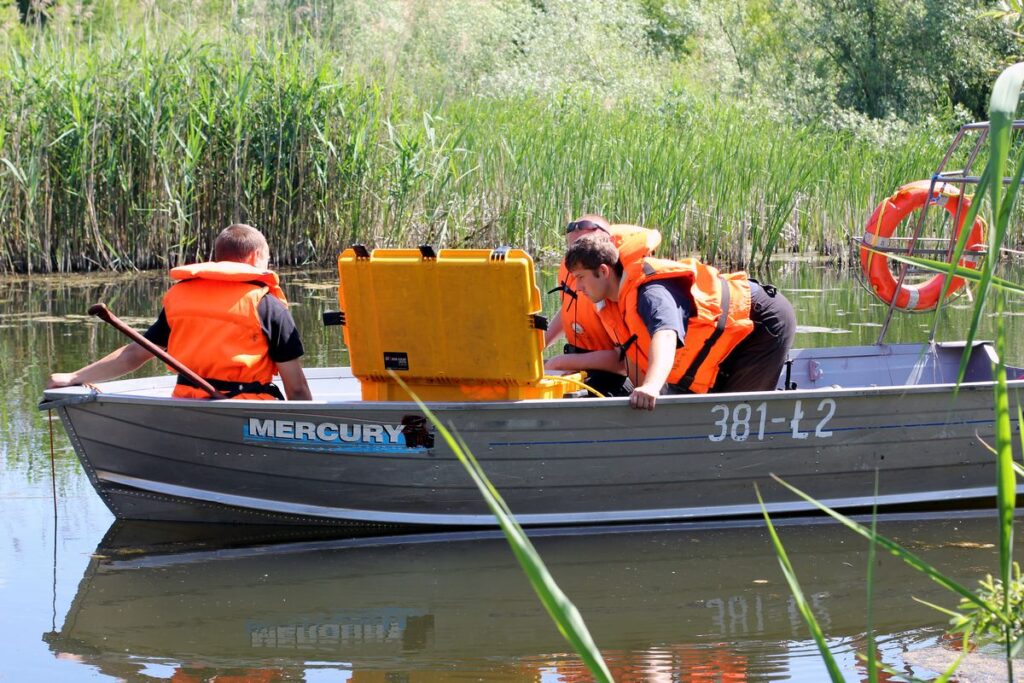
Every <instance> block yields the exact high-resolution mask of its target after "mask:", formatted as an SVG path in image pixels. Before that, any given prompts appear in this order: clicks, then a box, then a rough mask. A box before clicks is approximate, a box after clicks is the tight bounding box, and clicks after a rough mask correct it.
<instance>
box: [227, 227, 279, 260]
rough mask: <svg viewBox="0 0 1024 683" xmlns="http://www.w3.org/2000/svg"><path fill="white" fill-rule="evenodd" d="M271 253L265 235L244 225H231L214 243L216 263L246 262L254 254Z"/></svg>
mask: <svg viewBox="0 0 1024 683" xmlns="http://www.w3.org/2000/svg"><path fill="white" fill-rule="evenodd" d="M261 251H263V252H265V253H267V254H269V253H270V246H269V245H268V244H267V238H266V237H264V236H263V233H262V232H260V231H259V230H257V229H256V228H254V227H252V226H251V225H245V224H244V223H235V224H234V225H229V226H228V227H226V228H224V229H223V230H221V231H220V234H219V235H217V240H216V241H215V242H214V243H213V260H214V261H245V260H246V259H247V258H249V256H251V255H252V254H258V253H259V252H261Z"/></svg>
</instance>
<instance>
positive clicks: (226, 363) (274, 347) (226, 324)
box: [46, 224, 312, 400]
mask: <svg viewBox="0 0 1024 683" xmlns="http://www.w3.org/2000/svg"><path fill="white" fill-rule="evenodd" d="M213 250H214V261H212V262H206V263H194V264H191V265H187V266H178V267H177V268H173V269H171V273H170V275H171V278H172V279H174V280H177V281H178V282H176V283H175V284H174V285H173V286H172V287H171V288H170V289H168V290H167V293H166V294H165V295H164V299H163V308H162V310H161V311H160V315H159V317H158V318H157V320H156V322H155V323H153V325H151V326H150V328H149V329H148V330H146V333H145V337H146V339H148V340H149V341H151V342H153V343H154V344H156V345H158V346H161V347H164V348H166V349H167V351H168V353H170V355H172V356H174V357H175V358H176V359H177V360H179V361H181V362H182V363H183V364H184V365H185V366H186V367H188V368H190V369H192V370H194V371H195V372H196V373H197V374H199V375H200V376H201V377H203V378H204V379H206V380H207V381H209V382H210V384H212V385H213V386H214V388H216V389H218V390H219V391H221V392H222V393H224V394H226V395H227V396H228V397H230V398H240V399H241V398H246V399H261V400H274V399H283V398H284V397H283V396H282V395H281V392H280V390H279V389H278V388H277V387H276V386H275V385H274V384H273V383H272V380H273V377H274V374H275V372H276V373H277V374H280V376H281V380H282V382H283V383H284V390H285V394H286V395H287V397H288V398H289V399H291V400H309V399H311V398H312V395H311V394H310V390H309V384H308V383H307V382H306V376H305V374H304V373H303V372H302V360H301V358H302V355H303V353H304V352H305V351H304V349H303V347H302V340H301V339H300V338H299V331H298V329H297V328H296V326H295V320H294V319H293V318H292V315H291V313H290V312H289V311H288V303H287V301H286V299H285V296H284V292H283V291H281V287H280V280H279V278H278V276H277V273H275V272H273V271H271V270H268V267H269V265H270V247H269V245H268V244H267V240H266V238H265V237H264V236H263V233H261V232H260V231H259V230H257V229H256V228H254V227H252V226H249V225H243V224H235V225H231V226H229V227H227V228H225V229H224V230H222V231H221V233H220V234H219V235H218V236H217V240H216V241H215V242H214V247H213ZM152 357H153V354H151V353H150V352H149V351H147V350H146V349H144V348H143V347H142V346H140V345H138V344H136V343H135V342H132V343H130V344H127V345H125V346H122V347H121V348H119V349H117V350H116V351H114V352H113V353H111V354H109V355H107V356H105V357H104V358H101V359H100V360H98V361H95V362H94V363H91V364H89V365H87V366H85V367H83V368H80V369H79V370H76V371H75V372H68V373H63V372H56V373H53V374H52V375H50V379H49V381H48V382H47V384H46V387H47V388H48V389H53V388H56V387H65V386H70V385H73V384H92V383H94V382H102V381H105V380H111V379H115V378H117V377H120V376H121V375H124V374H126V373H129V372H132V371H133V370H137V369H138V368H140V367H142V365H143V364H144V363H145V362H146V361H148V360H149V359H150V358H152ZM173 396H175V397H177V398H209V396H208V394H207V393H206V392H205V391H203V390H202V389H200V388H199V387H196V386H192V384H191V381H190V380H189V379H188V378H186V377H183V376H181V375H179V376H178V382H177V384H176V385H175V387H174V393H173Z"/></svg>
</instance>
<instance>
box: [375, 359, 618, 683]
mask: <svg viewBox="0 0 1024 683" xmlns="http://www.w3.org/2000/svg"><path fill="white" fill-rule="evenodd" d="M390 374H391V377H392V378H393V379H394V380H395V381H396V382H398V384H399V385H400V386H401V387H402V388H403V389H405V391H406V392H408V394H409V396H410V397H412V400H413V401H415V402H416V405H418V406H419V407H420V410H422V411H423V414H424V415H425V416H426V417H427V419H428V420H430V422H431V424H433V425H434V428H435V429H437V431H438V433H439V434H440V435H441V436H442V437H443V438H444V440H445V442H446V443H447V444H448V447H449V448H450V449H451V450H452V453H454V454H455V457H457V458H458V459H459V462H460V463H462V466H463V467H465V468H466V472H468V473H469V476H470V478H471V479H472V480H473V483H474V484H476V487H477V488H478V489H479V490H480V493H481V495H483V497H484V500H485V501H486V502H487V506H488V507H489V508H490V509H491V512H492V513H493V514H494V517H495V519H496V520H497V522H498V525H499V526H500V527H501V530H502V532H503V533H504V534H505V538H506V539H507V540H508V544H509V547H510V548H511V549H512V553H513V554H514V555H515V557H516V560H518V561H519V564H520V566H522V568H523V572H524V573H525V574H526V578H527V579H529V581H530V585H531V586H532V587H533V590H534V592H536V594H537V597H538V598H540V601H541V604H543V605H544V608H545V609H546V610H547V611H548V614H550V615H551V618H552V620H553V621H554V622H555V625H556V626H557V627H558V630H559V632H560V633H561V634H562V636H563V637H564V638H565V639H566V640H567V641H568V642H569V644H570V645H572V647H573V649H575V650H576V652H577V653H578V654H579V655H580V658H581V659H582V660H583V663H584V664H585V665H586V666H587V668H588V669H589V670H590V673H591V674H592V675H593V676H594V680H596V681H601V682H605V681H607V682H608V683H612V676H611V673H610V672H609V671H608V665H607V664H605V661H604V658H603V657H602V656H601V652H600V650H598V648H597V645H596V644H595V643H594V640H593V638H592V637H591V636H590V631H589V630H588V629H587V626H586V624H585V623H584V622H583V617H582V616H580V613H579V611H578V610H577V609H576V606H575V605H574V604H573V603H572V602H571V601H570V600H569V598H568V597H566V595H565V593H563V592H562V590H561V589H560V588H559V587H558V584H557V583H555V580H554V578H553V577H552V576H551V573H550V572H549V571H548V569H547V567H546V566H545V565H544V562H543V560H541V558H540V555H539V554H538V553H537V550H536V549H535V548H534V547H533V544H532V543H531V542H530V540H529V538H527V536H526V533H525V532H524V531H523V528H522V527H521V526H520V525H519V522H517V521H516V519H515V516H514V515H513V514H512V512H511V511H510V510H509V508H508V505H507V504H506V503H505V500H504V499H503V498H502V497H501V495H500V494H499V493H498V491H497V490H496V489H495V488H494V486H493V485H492V484H491V482H490V480H489V479H488V478H487V475H486V474H484V471H483V468H482V467H481V466H480V463H479V462H478V461H477V459H476V458H475V457H474V456H473V453H472V452H471V451H470V450H469V448H467V447H466V444H465V442H464V441H463V440H462V439H461V437H459V436H457V435H454V434H452V432H451V431H449V430H448V428H447V427H445V426H444V424H442V423H441V421H440V420H438V419H437V416H436V415H434V413H433V412H432V411H431V410H430V409H429V408H428V407H427V406H426V404H424V403H423V401H421V400H420V398H419V397H418V396H417V395H416V394H415V393H413V391H412V390H411V389H410V388H409V387H408V386H407V385H406V384H405V382H403V381H402V379H401V378H400V377H398V375H396V374H395V373H394V372H391V373H390Z"/></svg>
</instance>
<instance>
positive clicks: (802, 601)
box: [754, 484, 845, 683]
mask: <svg viewBox="0 0 1024 683" xmlns="http://www.w3.org/2000/svg"><path fill="white" fill-rule="evenodd" d="M754 491H755V492H756V493H757V501H758V503H760V504H761V514H762V515H763V516H764V522H765V524H766V525H767V526H768V533H769V534H770V535H771V537H772V545H774V546H775V555H776V556H777V557H778V558H779V566H780V567H781V568H782V574H783V576H785V577H786V583H788V584H789V591H790V592H791V593H792V594H793V599H794V600H795V601H796V606H797V609H798V610H800V614H801V615H802V616H803V618H804V621H805V622H806V623H807V628H808V629H810V631H811V636H812V637H813V638H814V642H815V643H817V645H818V651H819V652H821V658H822V659H823V660H824V661H825V667H826V668H827V669H828V673H829V676H830V677H831V678H832V681H833V683H842V681H844V680H845V679H844V678H843V673H842V671H840V670H839V665H838V664H837V663H836V660H835V657H833V656H832V653H831V652H830V651H829V649H828V644H827V643H826V642H825V634H824V632H823V631H822V630H821V625H820V624H818V620H817V619H816V618H815V617H814V612H813V611H812V610H811V606H810V604H809V603H808V602H807V598H805V597H804V592H803V590H802V589H801V588H800V582H799V581H798V580H797V578H796V572H795V571H793V565H792V564H790V562H789V556H788V555H787V554H786V549H785V547H783V545H782V541H781V540H780V539H779V535H778V534H777V533H776V532H775V526H774V525H773V524H772V520H771V517H769V516H768V510H767V508H765V506H764V500H762V498H761V491H760V489H758V488H757V484H754Z"/></svg>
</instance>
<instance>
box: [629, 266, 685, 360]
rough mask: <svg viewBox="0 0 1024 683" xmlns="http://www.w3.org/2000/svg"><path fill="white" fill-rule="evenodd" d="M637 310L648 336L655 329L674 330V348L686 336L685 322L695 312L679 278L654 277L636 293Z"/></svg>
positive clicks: (655, 330)
mask: <svg viewBox="0 0 1024 683" xmlns="http://www.w3.org/2000/svg"><path fill="white" fill-rule="evenodd" d="M636 308H637V313H639V314H640V319H641V320H643V321H644V326H645V327H647V332H648V334H650V335H651V336H652V337H653V336H654V333H655V332H657V331H659V330H672V331H673V332H675V333H676V348H677V349H678V348H680V347H682V345H683V340H684V339H686V323H687V321H688V320H689V319H690V316H691V315H693V314H694V313H695V310H694V304H693V298H692V297H691V296H690V292H689V287H687V286H686V284H684V283H683V282H682V281H681V280H676V279H672V280H655V281H654V282H648V283H647V284H645V285H641V287H640V291H638V292H637V301H636Z"/></svg>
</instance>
